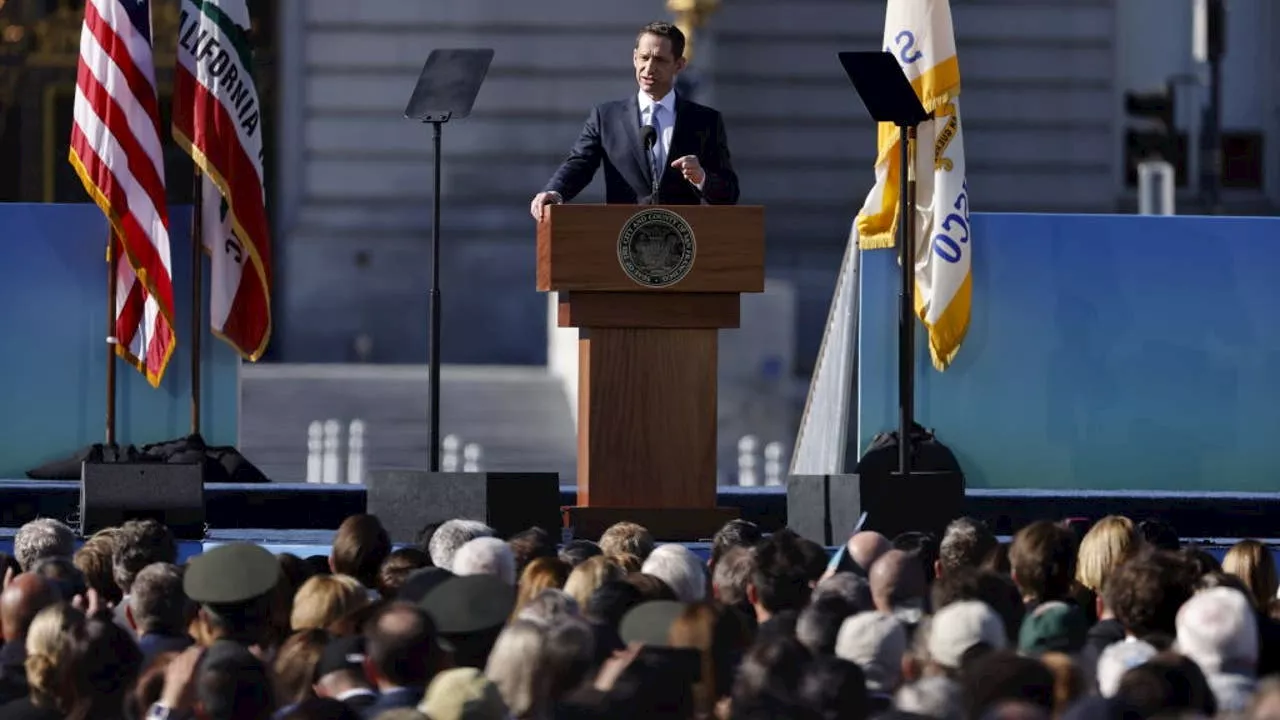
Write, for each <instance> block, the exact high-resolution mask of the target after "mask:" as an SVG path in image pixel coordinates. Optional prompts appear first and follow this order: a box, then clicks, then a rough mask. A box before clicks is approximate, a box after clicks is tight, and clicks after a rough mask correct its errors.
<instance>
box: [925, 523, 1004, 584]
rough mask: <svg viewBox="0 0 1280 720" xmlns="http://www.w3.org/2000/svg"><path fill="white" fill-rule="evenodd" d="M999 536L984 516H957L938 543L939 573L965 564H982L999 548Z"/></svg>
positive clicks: (937, 569)
mask: <svg viewBox="0 0 1280 720" xmlns="http://www.w3.org/2000/svg"><path fill="white" fill-rule="evenodd" d="M998 544H999V543H998V542H997V541H996V536H995V535H994V534H992V532H991V529H990V528H988V527H987V524H986V523H984V522H982V521H981V520H976V519H974V518H971V517H962V518H957V519H955V520H952V521H951V524H950V525H947V530H946V532H945V533H943V535H942V542H941V544H940V545H939V547H938V564H937V568H936V570H935V572H936V574H937V575H938V576H943V575H946V574H947V573H949V572H954V571H955V570H957V569H959V568H962V567H970V568H975V569H976V568H979V567H981V566H982V564H983V563H984V562H986V561H987V558H989V557H990V556H991V554H992V553H993V552H995V549H996V545H998Z"/></svg>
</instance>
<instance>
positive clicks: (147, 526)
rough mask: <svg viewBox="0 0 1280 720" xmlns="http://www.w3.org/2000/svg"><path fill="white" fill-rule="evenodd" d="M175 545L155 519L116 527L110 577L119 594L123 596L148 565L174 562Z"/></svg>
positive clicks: (176, 551) (176, 553) (176, 558)
mask: <svg viewBox="0 0 1280 720" xmlns="http://www.w3.org/2000/svg"><path fill="white" fill-rule="evenodd" d="M177 561H178V543H177V541H176V540H174V538H173V532H171V531H170V530H169V528H168V527H165V525H164V524H162V523H160V522H159V521H157V520H153V519H150V518H148V519H146V520H130V521H128V522H126V523H125V524H124V525H121V526H120V532H119V533H118V534H117V535H116V542H115V548H114V549H113V550H112V553H111V574H112V577H114V578H115V581H116V585H117V586H119V588H120V591H121V592H124V593H127V592H129V588H131V587H133V579H134V578H135V577H136V576H137V575H138V573H139V572H140V571H141V570H142V568H144V567H146V566H148V565H150V564H151V563H158V562H162V563H176V562H177Z"/></svg>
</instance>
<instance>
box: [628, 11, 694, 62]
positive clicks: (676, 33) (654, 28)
mask: <svg viewBox="0 0 1280 720" xmlns="http://www.w3.org/2000/svg"><path fill="white" fill-rule="evenodd" d="M645 35H657V36H658V37H662V38H666V39H668V40H670V41H671V54H672V55H674V56H675V57H677V58H681V57H684V33H683V32H681V31H680V28H678V27H676V26H675V25H672V24H671V23H669V22H663V21H661V20H660V21H658V22H651V23H649V24H648V25H645V26H644V27H642V28H640V32H638V33H636V45H637V46H639V45H640V38H642V37H644V36H645Z"/></svg>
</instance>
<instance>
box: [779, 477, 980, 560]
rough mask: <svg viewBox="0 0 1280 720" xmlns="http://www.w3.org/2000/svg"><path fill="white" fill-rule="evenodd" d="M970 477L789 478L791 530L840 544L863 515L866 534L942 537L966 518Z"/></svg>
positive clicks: (789, 522)
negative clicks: (915, 533) (954, 522)
mask: <svg viewBox="0 0 1280 720" xmlns="http://www.w3.org/2000/svg"><path fill="white" fill-rule="evenodd" d="M964 485H965V483H964V475H963V474H961V473H958V472H912V473H911V474H910V475H909V476H907V477H905V478H904V477H903V476H902V475H901V474H900V473H896V472H895V473H892V474H890V475H888V476H879V475H875V476H872V475H854V474H848V475H795V476H792V477H790V478H788V480H787V527H789V528H791V529H792V530H794V531H796V532H797V533H799V534H800V535H801V536H803V537H806V538H809V539H810V540H813V541H815V542H820V543H823V544H824V545H827V546H834V545H840V544H841V543H843V542H845V541H846V540H848V539H849V536H850V535H852V534H853V532H854V529H855V528H856V527H857V525H858V521H859V519H860V517H861V515H862V513H866V514H867V518H866V522H864V523H863V525H862V529H863V530H874V531H876V532H879V533H881V534H883V535H885V536H886V537H888V538H890V539H892V538H893V537H895V536H897V535H899V534H901V533H904V532H910V531H923V532H929V533H933V534H934V535H936V536H938V537H941V536H942V532H943V531H944V530H946V527H947V523H949V522H951V521H952V520H954V519H956V518H958V517H960V516H961V515H963V514H964V503H965V498H964Z"/></svg>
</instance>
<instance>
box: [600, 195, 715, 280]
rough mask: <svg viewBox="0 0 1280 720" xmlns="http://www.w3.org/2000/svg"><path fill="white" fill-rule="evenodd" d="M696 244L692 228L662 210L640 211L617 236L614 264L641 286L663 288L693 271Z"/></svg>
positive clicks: (680, 218)
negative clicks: (616, 255) (616, 256)
mask: <svg viewBox="0 0 1280 720" xmlns="http://www.w3.org/2000/svg"><path fill="white" fill-rule="evenodd" d="M697 252H698V245H697V243H696V242H695V241H694V239H693V228H691V227H689V223H688V222H687V221H686V220H685V219H684V218H682V217H680V216H679V215H677V214H676V213H674V212H671V211H670V210H666V209H664V208H650V209H647V210H641V211H640V212H638V213H636V214H635V215H632V216H631V219H630V220H628V221H627V224H626V225H623V226H622V232H621V233H620V234H619V235H618V262H619V263H620V264H621V265H622V270H623V272H625V273H626V274H627V277H629V278H631V279H632V280H634V281H636V283H638V284H640V285H644V286H645V287H654V288H660V287H667V286H668V285H675V284H676V283H678V282H680V281H681V280H683V279H684V277H685V276H686V275H688V274H689V271H690V270H692V269H693V261H694V258H695V257H696V256H697Z"/></svg>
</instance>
